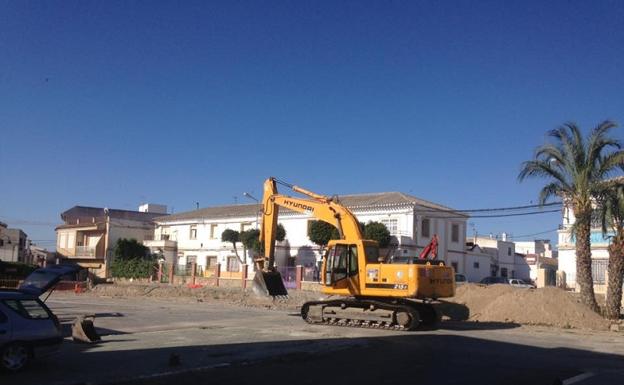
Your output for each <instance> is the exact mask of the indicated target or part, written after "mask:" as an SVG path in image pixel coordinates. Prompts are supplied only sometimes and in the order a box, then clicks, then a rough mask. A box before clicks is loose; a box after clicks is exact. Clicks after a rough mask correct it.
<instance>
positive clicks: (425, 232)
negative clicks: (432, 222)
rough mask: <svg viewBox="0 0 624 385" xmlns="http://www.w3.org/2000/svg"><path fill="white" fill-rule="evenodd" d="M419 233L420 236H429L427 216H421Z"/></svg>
mask: <svg viewBox="0 0 624 385" xmlns="http://www.w3.org/2000/svg"><path fill="white" fill-rule="evenodd" d="M420 227H421V230H420V231H421V233H422V236H423V237H425V238H429V236H430V235H431V234H430V233H429V218H423V220H422V222H421V226H420Z"/></svg>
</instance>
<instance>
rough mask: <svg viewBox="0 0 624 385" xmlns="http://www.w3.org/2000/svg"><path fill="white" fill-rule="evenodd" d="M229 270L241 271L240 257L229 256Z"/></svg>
mask: <svg viewBox="0 0 624 385" xmlns="http://www.w3.org/2000/svg"><path fill="white" fill-rule="evenodd" d="M227 271H233V272H239V271H240V263H239V262H238V258H236V257H228V258H227Z"/></svg>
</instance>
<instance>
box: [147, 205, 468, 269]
mask: <svg viewBox="0 0 624 385" xmlns="http://www.w3.org/2000/svg"><path fill="white" fill-rule="evenodd" d="M416 210H418V209H416ZM423 210H430V209H423ZM414 211H415V210H414V209H412V208H393V209H379V210H376V211H371V210H367V211H362V210H360V211H357V210H354V214H355V215H356V216H357V218H358V220H359V221H360V222H364V223H367V222H370V221H378V222H381V221H383V220H396V221H397V229H396V232H395V234H394V235H395V236H396V238H397V240H398V241H399V243H400V247H401V248H404V249H406V250H408V254H405V255H406V256H416V255H418V254H419V253H420V251H421V250H422V248H424V247H425V246H426V245H427V244H428V243H429V242H430V240H431V237H432V236H433V235H434V234H438V237H439V241H440V244H439V253H438V258H440V259H443V260H445V261H447V260H448V258H449V256H452V255H454V254H453V253H455V254H457V255H455V256H453V257H452V258H455V259H457V260H458V261H461V266H462V269H463V266H464V262H463V254H462V253H463V245H464V244H465V240H466V223H465V222H466V220H465V219H457V218H453V219H451V218H431V219H430V221H431V229H430V235H429V237H423V236H422V233H421V231H420V230H419V226H420V223H421V222H420V219H422V217H423V216H422V215H415V214H414ZM436 215H439V214H436ZM448 216H450V215H448ZM415 218H416V219H415ZM310 220H315V218H313V217H309V216H306V215H301V214H287V215H280V217H279V220H278V222H279V223H281V224H282V225H283V226H284V229H285V230H286V240H285V241H284V242H278V243H277V245H276V255H275V257H276V264H277V265H278V266H280V265H282V266H283V265H285V264H286V263H287V261H288V258H290V257H295V258H296V261H297V262H296V263H297V264H303V265H314V264H315V263H316V262H317V261H319V260H320V258H321V255H320V252H319V247H318V246H317V245H315V244H313V243H312V242H310V240H309V239H308V236H307V229H308V221H310ZM415 222H416V226H414V224H415ZM241 223H247V224H251V227H249V228H255V224H256V217H255V216H253V217H239V218H214V219H212V218H205V219H200V220H191V221H188V220H187V221H177V222H175V221H171V222H168V221H163V222H161V223H159V224H158V225H157V227H156V229H155V230H154V238H155V239H161V235H162V234H164V233H166V234H168V235H169V239H170V240H173V241H177V247H178V263H179V264H185V263H186V257H187V256H189V255H194V256H197V263H198V264H199V265H201V266H204V265H205V261H206V257H207V256H217V257H218V261H219V263H222V264H225V263H226V259H227V257H228V256H230V255H233V254H234V253H233V252H232V245H231V244H229V243H227V244H226V243H222V242H221V233H222V232H223V231H224V230H225V229H227V228H229V229H232V230H236V231H241ZM452 223H456V224H458V226H459V234H458V235H459V239H458V241H457V242H453V241H452V239H451V226H452ZM192 225H194V226H196V228H197V239H190V237H189V236H190V229H191V226H192ZM213 225H216V228H215V231H214V235H215V236H214V237H213V238H211V237H210V229H211V226H213ZM238 250H239V254H240V255H242V254H243V248H242V245H240V244H239V248H238ZM247 263H249V264H252V263H253V261H251V259H248V260H247ZM447 263H448V261H447Z"/></svg>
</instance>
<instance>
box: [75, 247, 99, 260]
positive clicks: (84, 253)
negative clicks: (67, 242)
mask: <svg viewBox="0 0 624 385" xmlns="http://www.w3.org/2000/svg"><path fill="white" fill-rule="evenodd" d="M75 255H76V257H91V258H94V257H95V247H94V246H76V252H75Z"/></svg>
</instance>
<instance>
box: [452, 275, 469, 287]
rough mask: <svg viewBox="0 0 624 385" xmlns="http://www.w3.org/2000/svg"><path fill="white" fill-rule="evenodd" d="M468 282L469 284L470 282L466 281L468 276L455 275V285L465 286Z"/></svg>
mask: <svg viewBox="0 0 624 385" xmlns="http://www.w3.org/2000/svg"><path fill="white" fill-rule="evenodd" d="M466 282H468V281H467V280H466V276H465V275H463V274H455V284H456V285H463V284H465V283H466Z"/></svg>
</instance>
